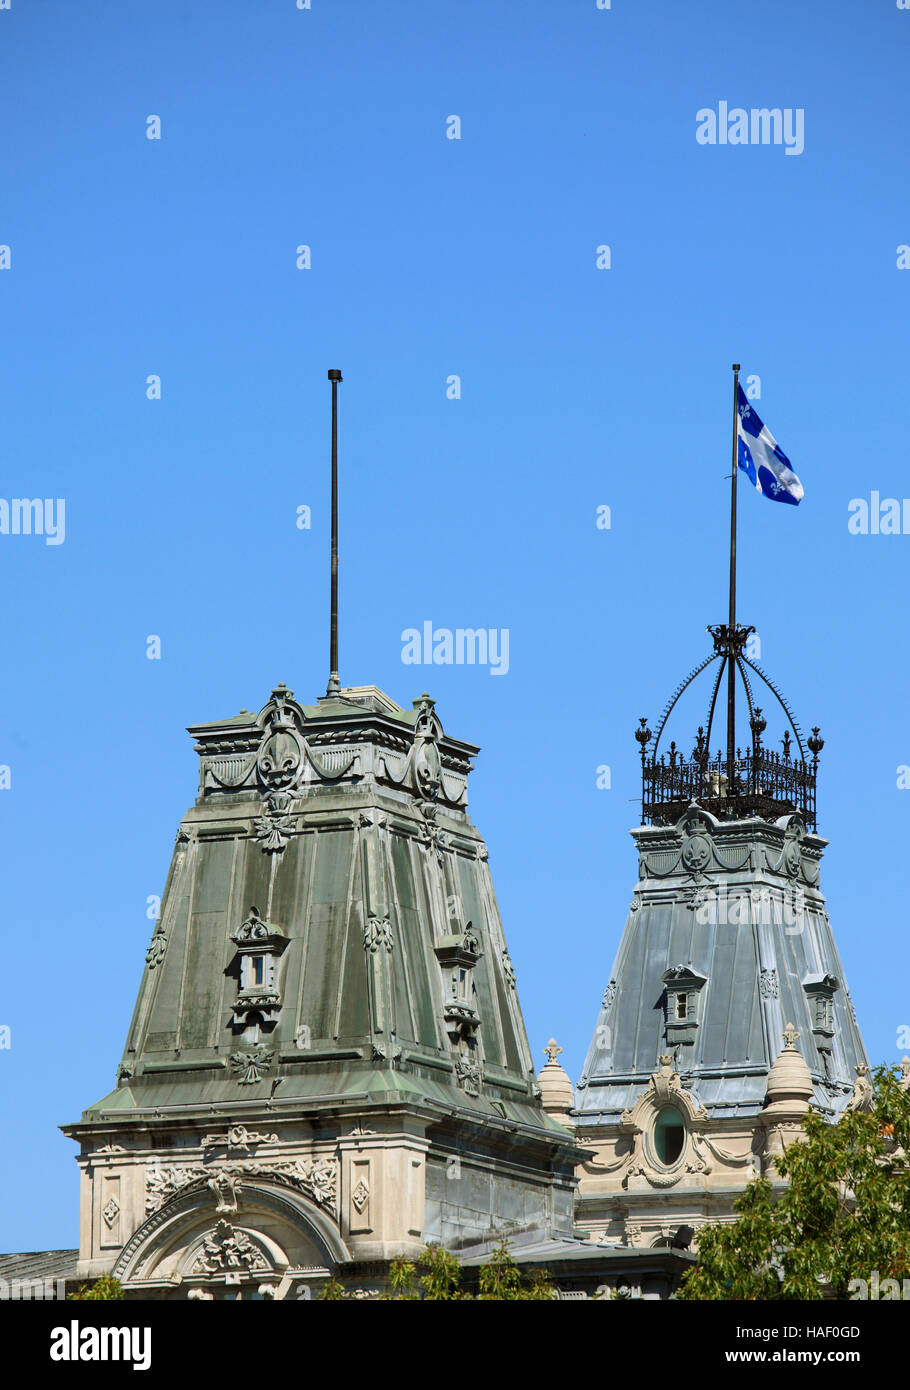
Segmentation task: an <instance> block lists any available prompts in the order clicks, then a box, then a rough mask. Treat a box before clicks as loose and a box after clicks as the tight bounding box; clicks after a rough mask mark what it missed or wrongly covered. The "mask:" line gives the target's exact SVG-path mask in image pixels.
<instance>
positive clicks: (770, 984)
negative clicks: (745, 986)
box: [758, 970, 780, 999]
mask: <svg viewBox="0 0 910 1390" xmlns="http://www.w3.org/2000/svg"><path fill="white" fill-rule="evenodd" d="M758 992H759V994H760V995H761V997H762V999H776V998H777V997H778V994H779V993H780V990H779V988H778V983H777V971H776V970H763V971H762V972H761V974H760V975H759V977H758Z"/></svg>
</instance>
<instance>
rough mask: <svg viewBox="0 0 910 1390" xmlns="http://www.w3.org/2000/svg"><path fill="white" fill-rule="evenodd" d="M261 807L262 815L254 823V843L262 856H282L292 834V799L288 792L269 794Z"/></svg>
mask: <svg viewBox="0 0 910 1390" xmlns="http://www.w3.org/2000/svg"><path fill="white" fill-rule="evenodd" d="M263 805H264V807H265V811H264V814H263V815H261V816H257V818H256V822H255V828H256V842H257V844H258V845H259V847H260V849H261V850H262V852H263V854H283V853H284V850H285V848H286V847H287V843H288V841H289V840H290V838H291V835H292V834H293V833H294V825H295V817H294V816H293V815H292V814H291V808H292V806H293V797H292V796H291V795H290V793H289V792H269V793H268V795H267V796H266V797H265V798H264V802H263Z"/></svg>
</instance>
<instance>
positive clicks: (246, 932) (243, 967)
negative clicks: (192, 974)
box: [231, 907, 288, 1028]
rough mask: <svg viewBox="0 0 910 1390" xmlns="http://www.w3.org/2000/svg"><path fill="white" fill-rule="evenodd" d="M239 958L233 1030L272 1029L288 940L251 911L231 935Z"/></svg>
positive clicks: (253, 910) (256, 912)
mask: <svg viewBox="0 0 910 1390" xmlns="http://www.w3.org/2000/svg"><path fill="white" fill-rule="evenodd" d="M231 940H232V941H233V942H234V943H235V944H236V946H237V954H238V956H239V957H240V971H239V975H240V989H239V991H238V994H237V998H236V1000H235V1002H234V1017H233V1020H232V1021H233V1023H234V1025H235V1027H237V1026H240V1027H243V1028H247V1027H256V1028H258V1027H259V1025H260V1024H264V1025H266V1026H273V1025H274V1024H275V1023H276V1022H277V1021H278V1014H279V1012H280V1010H281V995H280V992H279V989H278V969H279V962H280V960H281V956H282V953H283V952H284V950H285V949H286V947H287V945H288V939H287V937H286V936H285V934H284V932H283V931H282V930H281V928H280V927H277V926H275V925H274V923H272V922H264V921H263V920H262V918H261V917H260V916H259V910H258V908H255V907H251V908H250V914H249V916H248V917H247V919H246V921H245V922H244V923H243V924H242V925H241V926H239V927H237V928H236V930H235V931H232V932H231Z"/></svg>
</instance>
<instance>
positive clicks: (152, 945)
mask: <svg viewBox="0 0 910 1390" xmlns="http://www.w3.org/2000/svg"><path fill="white" fill-rule="evenodd" d="M166 951H167V937H166V936H165V934H164V932H163V931H162V928H161V924H160V923H159V924H158V926H156V928H155V930H154V932H153V933H152V939H151V941H150V942H149V948H148V950H147V951H146V953H145V963H146V965H147V966H148V968H149V970H155V969H156V968H157V967H158V966H159V965H160V964H161V962H162V961H163V960H164V956H165V952H166Z"/></svg>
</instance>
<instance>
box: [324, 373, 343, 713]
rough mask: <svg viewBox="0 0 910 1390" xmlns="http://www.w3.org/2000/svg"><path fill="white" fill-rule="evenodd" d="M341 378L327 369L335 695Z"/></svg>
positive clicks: (332, 687)
mask: <svg viewBox="0 0 910 1390" xmlns="http://www.w3.org/2000/svg"><path fill="white" fill-rule="evenodd" d="M341 379H342V378H341V372H339V371H338V370H337V369H336V368H330V369H329V381H330V382H331V383H332V598H331V617H330V621H329V627H330V636H329V683H328V686H327V688H326V692H325V693H326V695H336V694H337V693H338V691H339V690H340V689H341V685H340V682H339V680H338V383H339V381H341Z"/></svg>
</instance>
